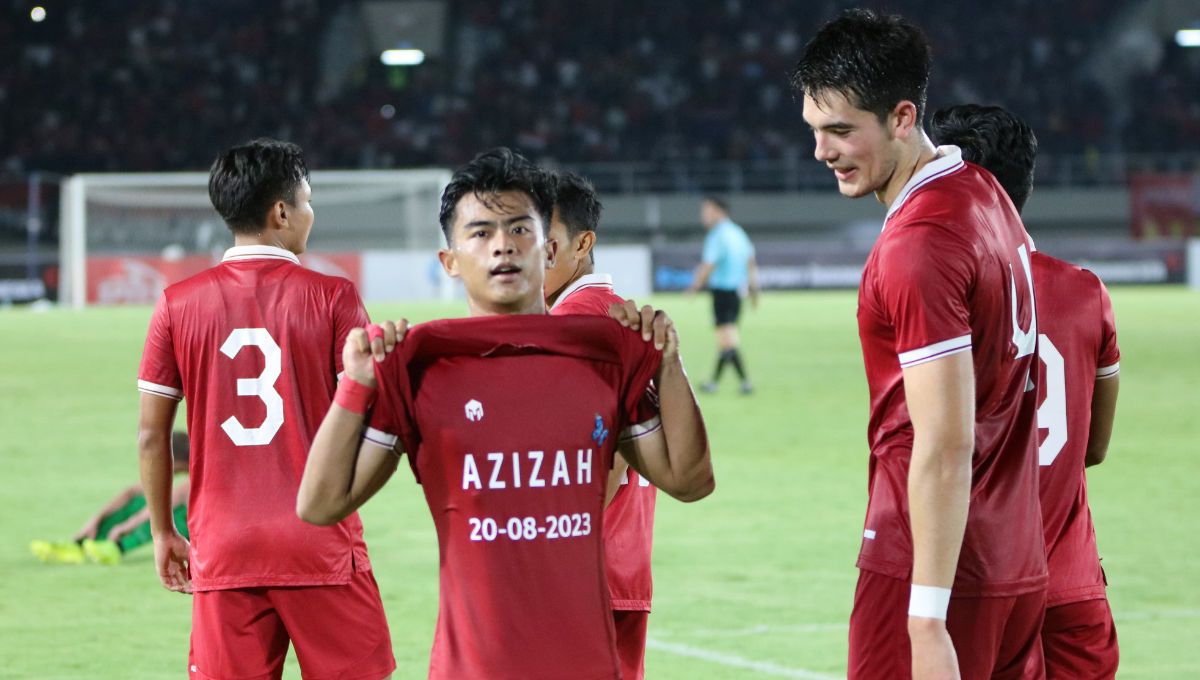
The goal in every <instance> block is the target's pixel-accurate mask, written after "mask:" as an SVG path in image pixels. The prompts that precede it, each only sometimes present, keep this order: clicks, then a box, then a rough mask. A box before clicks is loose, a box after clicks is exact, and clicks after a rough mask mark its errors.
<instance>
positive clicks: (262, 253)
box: [221, 246, 300, 264]
mask: <svg viewBox="0 0 1200 680" xmlns="http://www.w3.org/2000/svg"><path fill="white" fill-rule="evenodd" d="M242 260H290V261H291V262H294V263H295V264H300V258H298V257H296V254H295V253H293V252H291V251H289V250H284V249H283V248H276V247H275V246H234V247H232V248H230V249H229V250H226V251H225V257H222V258H221V261H222V262H241V261H242Z"/></svg>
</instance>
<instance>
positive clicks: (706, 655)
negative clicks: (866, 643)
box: [646, 638, 838, 680]
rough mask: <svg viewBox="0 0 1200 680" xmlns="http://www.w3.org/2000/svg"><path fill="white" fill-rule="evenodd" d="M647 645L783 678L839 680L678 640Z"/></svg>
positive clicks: (662, 650) (669, 652) (830, 676)
mask: <svg viewBox="0 0 1200 680" xmlns="http://www.w3.org/2000/svg"><path fill="white" fill-rule="evenodd" d="M646 647H648V648H650V649H654V650H657V651H660V652H666V653H668V654H674V655H676V656H686V657H690V658H693V659H701V660H703V661H709V662H712V663H715V664H720V665H722V666H732V667H734V668H745V669H747V670H752V671H757V672H759V673H763V674H765V675H774V676H778V677H782V678H802V679H803V680H838V677H837V676H836V675H826V674H824V673H817V672H814V671H809V670H805V669H803V668H788V667H786V666H780V665H779V664H774V663H771V662H769V661H754V660H752V659H744V658H742V657H740V656H735V655H733V654H724V653H722V652H714V651H712V650H710V649H702V648H700V647H693V646H691V645H684V644H680V643H677V642H663V641H662V640H655V639H654V638H648V639H647V640H646Z"/></svg>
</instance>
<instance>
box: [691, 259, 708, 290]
mask: <svg viewBox="0 0 1200 680" xmlns="http://www.w3.org/2000/svg"><path fill="white" fill-rule="evenodd" d="M712 271H713V266H712V265H711V264H708V263H702V264H701V265H700V266H699V267H696V273H695V274H694V275H693V276H692V285H691V286H689V288H690V289H691V290H700V289H701V288H703V287H704V286H705V285H707V284H708V277H709V276H711V275H712Z"/></svg>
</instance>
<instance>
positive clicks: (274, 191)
mask: <svg viewBox="0 0 1200 680" xmlns="http://www.w3.org/2000/svg"><path fill="white" fill-rule="evenodd" d="M307 180H308V165H306V164H305V162H304V152H303V151H302V150H301V149H300V147H298V146H296V145H295V144H292V143H291V142H281V141H278V140H275V139H266V138H263V139H256V140H254V141H251V142H247V143H245V144H241V145H239V146H235V147H232V148H230V149H226V150H225V151H223V152H221V155H219V156H217V160H215V161H213V164H212V169H210V170H209V173H208V198H209V200H211V201H212V204H213V207H214V208H216V209H217V212H218V213H220V215H221V219H223V220H225V224H227V225H229V228H230V229H232V230H233V232H234V233H236V234H254V233H257V232H259V231H260V230H262V228H263V225H264V223H265V222H266V218H267V211H269V210H270V209H271V206H272V205H274V204H275V203H276V202H278V201H283V202H285V203H287V204H288V205H295V201H296V189H297V188H298V187H299V186H300V182H302V181H307Z"/></svg>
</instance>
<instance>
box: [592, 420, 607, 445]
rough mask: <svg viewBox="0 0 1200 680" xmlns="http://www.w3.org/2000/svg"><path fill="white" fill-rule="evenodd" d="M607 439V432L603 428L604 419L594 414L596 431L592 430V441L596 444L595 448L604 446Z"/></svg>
mask: <svg viewBox="0 0 1200 680" xmlns="http://www.w3.org/2000/svg"><path fill="white" fill-rule="evenodd" d="M605 439H608V430H607V429H605V427H604V418H601V417H600V414H599V413H597V414H596V429H594V430H592V441H594V442H596V445H597V446H604V440H605Z"/></svg>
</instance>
